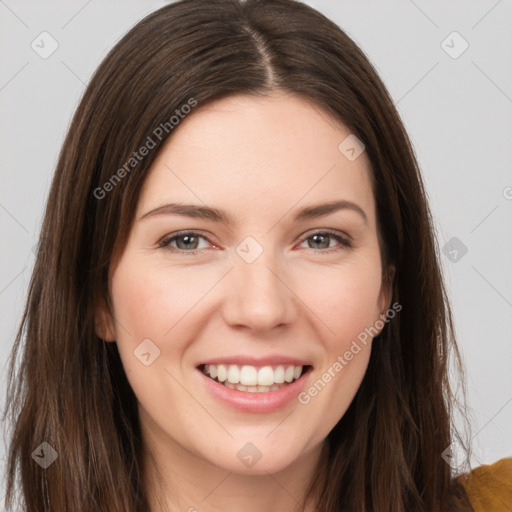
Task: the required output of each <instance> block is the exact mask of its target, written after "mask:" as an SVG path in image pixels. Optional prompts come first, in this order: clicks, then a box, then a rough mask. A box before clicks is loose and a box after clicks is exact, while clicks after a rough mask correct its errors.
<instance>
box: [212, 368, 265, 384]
mask: <svg viewBox="0 0 512 512" xmlns="http://www.w3.org/2000/svg"><path fill="white" fill-rule="evenodd" d="M211 375H212V374H211V373H210V377H211ZM240 384H243V385H244V386H255V385H256V384H258V370H256V368H255V367H254V366H242V369H241V370H240Z"/></svg>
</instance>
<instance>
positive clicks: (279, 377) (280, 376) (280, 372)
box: [274, 366, 284, 384]
mask: <svg viewBox="0 0 512 512" xmlns="http://www.w3.org/2000/svg"><path fill="white" fill-rule="evenodd" d="M274 382H275V383H276V384H282V383H283V382H284V368H283V367H282V366H278V367H277V368H276V369H275V370H274Z"/></svg>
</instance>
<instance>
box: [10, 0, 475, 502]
mask: <svg viewBox="0 0 512 512" xmlns="http://www.w3.org/2000/svg"><path fill="white" fill-rule="evenodd" d="M275 90H282V91H286V92H291V93H295V94H298V95H300V96H301V97H303V98H305V99H307V100H308V101H311V102H312V104H314V105H315V106H316V107H317V108H320V109H322V110H323V111H325V112H327V113H328V114H330V115H331V116H333V117H334V118H335V119H337V120H339V121H341V122H342V123H344V124H345V125H346V126H347V127H348V128H349V129H350V131H351V133H354V134H355V135H356V136H357V137H358V138H359V139H360V140H361V141H362V142H363V143H364V145H365V150H366V154H367V156H368V158H369V160H370V162H371V165H372V170H373V175H372V187H373V193H374V197H375V201H376V206H377V217H378V227H379V240H380V249H381V257H382V261H383V279H384V280H385V281H387V282H389V283H391V285H392V290H393V299H394V301H396V302H398V303H399V304H401V305H402V310H401V311H400V313H399V314H398V315H397V316H396V318H394V319H393V320H392V321H390V322H389V323H388V324H387V325H386V326H385V327H384V329H383V331H382V333H381V334H380V335H379V336H378V337H377V338H376V339H375V341H374V345H373V349H372V353H371V358H370V362H369V366H368V369H367V372H366V375H365V377H364V380H363V382H362V384H361V386H360V389H359V390H358V392H357V394H356V396H355V398H354V400H353V401H352V403H351V405H350V407H349V409H348V410H347V411H346V413H345V414H344V416H343V417H342V418H341V420H340V421H339V422H338V424H337V425H336V426H335V427H334V429H333V430H332V431H331V432H330V433H329V435H328V437H327V440H326V443H325V450H326V460H327V463H325V461H324V464H323V465H322V467H321V468H319V471H318V472H317V478H316V479H315V481H313V482H312V483H311V487H310V489H309V494H308V496H310V497H311V498H312V499H313V498H314V497H316V498H318V504H317V508H316V509H317V510H318V511H319V512H335V511H341V510H347V511H356V510H357V511H362V512H369V511H375V512H409V511H412V510H414V511H415V512H423V511H425V512H427V511H428V512H435V511H440V510H444V509H445V508H446V507H448V506H449V507H452V508H451V509H450V510H455V509H456V507H457V506H459V507H460V510H471V508H470V507H469V505H468V508H466V509H465V508H464V506H463V505H462V504H459V505H456V504H455V503H456V502H458V498H457V496H458V494H457V491H456V489H452V485H451V484H452V483H453V477H454V474H453V472H452V471H451V469H450V466H449V465H448V464H447V463H446V462H445V460H444V459H443V458H442V456H441V454H442V452H443V450H444V449H445V448H447V447H448V446H449V445H450V443H451V442H452V441H453V440H454V439H458V440H459V441H460V444H462V445H463V446H466V444H465V443H464V441H463V440H462V438H461V437H460V435H459V433H458V431H457V429H455V427H454V421H453V415H452V412H453V411H454V409H455V406H457V407H460V401H459V399H458V398H457V397H456V396H455V393H453V392H452V388H451V387H450V383H449V380H448V363H449V361H451V355H453V356H454V359H453V361H454V363H455V364H456V368H457V369H458V373H459V375H460V376H461V382H462V384H463V385H462V390H463V394H464V397H465V387H464V380H463V366H462V361H461V357H460V354H459V352H458V349H457V344H456V341H455V335H454V326H453V324H452V317H451V311H450V306H449V301H448V298H447V295H446V292H445V288H444V284H443V276H442V273H441V267H440V261H439V257H440V256H439V250H438V247H437V245H436V240H435V237H434V226H433V221H432V217H431V213H430V211H429V207H428V202H427V194H426V191H425V189H424V185H423V182H422V179H421V176H420V171H419V168H418V164H417V162H416V159H415V155H414V152H413V149H412V146H411V143H410V141H409V138H408V136H407V134H406V132H405V129H404V127H403V125H402V122H401V120H400V118H399V115H398V113H397V111H396V109H395V106H394V104H393V101H392V99H391V97H390V96H389V94H388V92H387V91H386V89H385V86H384V85H383V83H382V81H381V80H380V79H379V77H378V75H377V73H376V71H375V70H374V68H373V67H372V65H371V64H370V62H369V60H368V59H367V57H366V56H365V55H364V53H363V52H362V51H361V50H360V49H359V48H358V46H357V45H356V44H355V43H354V42H353V41H352V40H351V39H350V38H349V37H348V36H347V35H346V34H345V33H344V32H343V31H342V30H341V29H340V28H339V27H338V26H337V25H336V24H335V23H333V22H332V21H330V20H329V19H327V18H326V17H325V16H323V15H322V14H320V13H319V12H317V11H315V10H314V9H312V8H311V7H308V6H306V5H304V4H302V3H299V2H297V1H294V0H247V1H246V2H241V1H239V0H214V1H211V0H182V1H178V2H176V3H172V4H170V5H167V6H165V7H163V8H161V9H159V10H157V11H155V12H153V13H152V14H150V15H148V16H147V17H146V18H144V19H143V20H142V21H140V22H139V23H138V24H137V25H135V26H134V27H133V28H132V29H131V30H130V31H129V32H128V33H127V34H126V35H125V36H124V37H123V38H122V39H121V40H120V41H119V42H118V44H116V45H115V47H114V48H113V49H112V50H111V51H110V53H109V54H108V55H107V56H106V58H105V59H104V60H103V62H102V63H101V65H100V66H99V68H98V69H97V71H96V72H95V74H94V76H93V77H92V79H91V81H90V83H89V85H88V87H87V88H86V90H85V93H84V95H83V98H82V100H81V102H80V104H79V106H78V108H77V110H76V113H75V115H74V117H73V120H72V123H71V125H70V128H69V131H68V134H67V136H66V139H65V141H64V144H63V147H62V150H61V153H60V156H59V160H58V164H57V168H56V171H55V175H54V178H53V183H52V186H51V190H50V194H49V198H48V202H47V206H46V212H45V216H44V222H43V225H42V230H41V236H40V244H39V249H38V253H37V259H36V263H35V268H34V271H33V275H32V279H31V282H30V287H29V292H28V299H27V304H26V308H25V311H24V315H23V319H22V322H21V325H20V327H19V331H18V333H17V337H16V340H15V343H14V346H13V350H12V354H11V359H10V365H9V374H8V389H7V404H6V405H7V407H6V412H5V415H4V419H5V418H7V417H8V418H9V420H10V421H11V422H12V424H13V425H12V438H11V439H10V444H9V451H8V470H7V475H8V480H7V494H6V501H5V505H6V507H8V508H10V507H11V506H13V504H14V498H15V489H16V482H17V481H19V484H20V485H21V495H22V499H23V504H24V506H25V507H26V510H27V512H35V511H37V512H41V511H43V510H45V511H46V510H50V508H51V510H52V511H54V512H89V511H90V512H93V511H94V512H99V511H101V512H142V511H145V510H149V507H148V499H147V496H146V493H145V489H144V488H143V485H142V482H143V478H142V475H143V474H144V469H145V468H144V467H143V464H142V460H143V459H142V456H141V454H142V449H143V448H142V443H141V433H140V428H139V420H138V412H137V406H136V397H135V395H134V393H133V391H132V389H131V387H130V385H129V383H128V381H127V378H126V375H125V373H124V370H123V367H122V364H121V361H120V358H119V353H118V351H117V347H116V344H115V343H106V342H105V341H103V340H101V339H99V338H98V337H97V335H96V334H95V321H94V315H95V311H96V307H97V305H98V304H106V305H108V306H110V305H111V302H110V296H109V286H108V283H109V269H110V268H111V265H112V263H113V262H114V261H115V258H116V257H117V255H118V254H120V251H121V249H122V247H123V245H124V243H125V242H126V238H127V235H128V232H129V228H130V225H131V222H132V218H133V214H134V211H135V207H136V204H137V200H138V196H139V192H140V189H141V185H142V184H143V182H144V178H145V176H146V175H147V172H148V169H149V168H150V166H151V164H152V162H153V161H154V159H155V157H156V155H157V153H158V149H159V148H160V147H161V146H162V144H163V143H164V142H165V141H166V140H167V139H168V137H170V136H172V130H173V129H174V125H173V122H171V121H170V120H171V118H172V117H173V116H174V117H176V116H177V114H176V110H179V111H180V112H182V111H184V110H185V109H183V106H184V105H189V106H190V108H189V109H188V110H191V112H190V115H193V108H195V107H193V104H194V102H196V104H197V105H199V106H201V105H204V104H206V103H207V102H210V101H213V100H215V99H220V98H222V97H226V96H228V95H231V94H236V93H243V94H249V95H266V94H269V93H271V92H272V91H275ZM180 109H182V110H180ZM158 127H160V131H157V128H158ZM155 132H156V133H158V134H159V136H157V135H156V133H155ZM148 137H149V138H151V140H152V141H153V142H154V144H155V146H156V148H155V149H151V150H150V151H149V152H148V154H147V155H146V156H144V158H141V159H140V160H139V159H137V162H136V164H133V162H131V160H130V159H131V158H133V154H134V152H137V150H139V148H141V147H142V146H143V145H147V144H148V140H149V139H148ZM127 162H131V163H130V164H129V165H127ZM120 169H124V170H125V172H124V173H122V172H120V171H119V170H120ZM115 176H117V178H115ZM107 183H110V185H106V184H107ZM390 264H394V265H395V266H396V274H395V276H394V278H393V279H391V277H390V274H389V272H388V271H389V265H390ZM22 341H24V344H23V345H22ZM19 358H20V359H21V361H20V364H19V368H18V369H17V368H16V361H17V359H19ZM43 442H47V443H48V444H49V445H50V446H51V447H52V448H53V449H54V450H55V451H56V453H57V454H58V458H57V460H56V461H55V462H54V463H53V464H51V465H50V466H49V467H47V468H46V469H45V468H43V467H41V465H39V464H36V463H35V461H34V460H33V457H32V456H31V454H32V453H33V452H34V450H36V448H38V447H39V446H40V445H41V443H43ZM466 448H468V447H467V446H466ZM327 472H328V478H327V476H326V473H327ZM17 478H18V480H17ZM462 498H463V496H461V500H462ZM461 503H462V502H461ZM449 504H450V505H449Z"/></svg>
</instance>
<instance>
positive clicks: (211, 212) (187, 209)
mask: <svg viewBox="0 0 512 512" xmlns="http://www.w3.org/2000/svg"><path fill="white" fill-rule="evenodd" d="M340 210H349V211H354V212H356V213H358V214H359V215H360V216H361V217H362V218H363V220H364V222H365V224H368V217H367V216H366V213H365V211H364V210H363V209H362V208H361V207H360V206H359V205H357V204H356V203H353V202H351V201H346V200H339V201H331V202H329V203H322V204H316V205H312V206H306V207H305V208H302V209H300V210H298V211H297V212H296V213H295V216H294V217H293V221H294V222H298V221H305V220H309V219H317V218H319V217H325V216H326V215H330V214H331V213H334V212H337V211H340ZM157 215H182V216H185V217H193V218H199V219H205V220H211V221H213V222H221V223H224V224H228V225H233V224H234V221H233V219H232V218H231V217H230V215H229V214H228V213H227V212H225V211H224V210H220V209H218V208H210V207H209V206H201V205H197V204H183V203H168V204H164V205H162V206H158V207H157V208H154V209H153V210H150V211H149V212H146V213H145V214H144V215H142V217H140V218H139V220H143V219H146V218H148V217H154V216H157Z"/></svg>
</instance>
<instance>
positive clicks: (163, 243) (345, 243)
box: [158, 229, 352, 255]
mask: <svg viewBox="0 0 512 512" xmlns="http://www.w3.org/2000/svg"><path fill="white" fill-rule="evenodd" d="M315 235H329V236H330V237H331V238H334V239H336V240H337V241H338V242H339V243H340V244H341V247H336V248H330V249H311V250H312V251H315V252H319V253H322V254H328V253H333V252H338V251H343V250H347V249H351V248H352V242H351V241H350V240H349V239H348V238H346V237H344V236H342V235H340V234H339V233H338V232H336V231H332V230H330V229H325V230H323V231H316V232H314V233H311V234H310V235H308V236H307V237H305V238H303V239H302V240H301V241H300V243H303V242H304V241H306V240H308V239H309V238H312V237H313V236H315ZM184 236H194V237H200V238H204V239H205V240H207V241H208V242H210V241H209V240H208V238H207V237H205V236H204V235H202V234H201V233H199V232H197V231H180V232H178V233H174V234H172V235H171V236H167V237H165V238H163V239H162V240H160V242H158V247H159V248H161V249H166V250H169V251H171V252H174V253H178V254H188V255H196V254H197V253H198V252H199V251H201V250H202V249H198V250H195V251H183V250H181V249H176V248H170V247H169V244H170V243H171V242H173V241H174V240H176V239H177V238H181V237H184Z"/></svg>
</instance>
